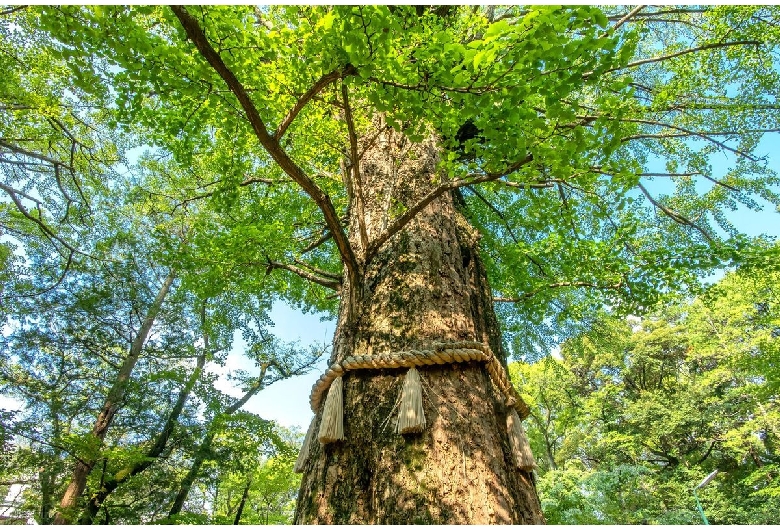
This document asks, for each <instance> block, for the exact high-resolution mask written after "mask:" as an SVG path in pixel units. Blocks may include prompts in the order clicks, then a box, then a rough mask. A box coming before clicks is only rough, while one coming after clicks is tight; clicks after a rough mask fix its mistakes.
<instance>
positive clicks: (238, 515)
mask: <svg viewBox="0 0 780 530" xmlns="http://www.w3.org/2000/svg"><path fill="white" fill-rule="evenodd" d="M250 487H252V479H251V478H250V479H249V480H247V482H246V486H245V487H244V492H243V493H242V494H241V502H239V503H238V511H236V517H235V519H233V524H234V525H235V524H238V523H239V522H240V521H241V515H243V513H244V506H245V505H246V500H247V499H248V498H249V488H250Z"/></svg>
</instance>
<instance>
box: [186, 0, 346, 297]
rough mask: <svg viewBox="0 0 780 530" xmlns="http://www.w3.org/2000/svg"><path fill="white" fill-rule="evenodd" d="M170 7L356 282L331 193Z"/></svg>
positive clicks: (195, 27)
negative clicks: (308, 202) (315, 211)
mask: <svg viewBox="0 0 780 530" xmlns="http://www.w3.org/2000/svg"><path fill="white" fill-rule="evenodd" d="M171 10H173V12H174V14H175V15H176V16H177V17H178V19H179V21H180V22H181V24H182V27H184V30H185V31H186V33H187V36H188V37H189V39H190V40H191V41H192V42H193V43H194V44H195V47H196V48H197V49H198V51H199V52H200V53H201V55H202V56H203V58H204V59H205V60H206V61H207V62H208V63H209V65H210V66H211V67H212V68H213V69H214V70H215V71H216V72H217V73H218V74H219V75H220V77H222V79H223V80H224V81H225V83H226V84H227V86H228V88H229V89H230V90H231V92H233V94H234V95H235V96H236V98H237V99H238V102H239V103H240V104H241V107H242V108H243V109H244V112H245V114H246V117H247V119H248V120H249V123H250V125H251V126H252V129H253V130H254V132H255V135H256V136H257V139H258V140H259V141H260V144H261V145H262V146H263V148H265V150H266V151H267V152H268V154H269V155H271V158H273V159H274V161H275V162H276V163H277V164H279V167H281V168H282V170H284V172H285V173H287V174H288V175H289V176H290V177H291V178H292V179H293V180H294V181H295V182H296V183H297V184H298V185H299V186H301V188H302V189H303V191H305V192H306V194H308V195H309V197H311V198H312V200H313V201H314V202H315V204H317V206H318V207H319V209H320V210H321V211H322V213H323V215H324V217H325V223H326V224H327V226H328V228H329V229H330V231H331V233H332V234H333V239H334V241H335V242H336V247H337V248H338V250H339V253H340V254H341V258H342V259H343V260H344V264H345V266H346V267H347V271H348V273H349V275H350V278H351V280H353V282H355V284H357V282H358V278H359V276H360V275H361V269H360V266H359V264H358V262H357V259H356V258H355V254H354V252H353V250H352V247H351V246H350V244H349V240H348V238H347V235H346V233H345V232H344V229H343V227H342V226H341V223H340V222H339V218H338V214H337V213H336V209H335V208H334V206H333V203H332V202H331V200H330V196H328V195H327V194H326V193H324V192H323V191H322V189H320V187H319V186H317V184H316V183H315V182H314V181H313V180H312V179H311V178H309V176H307V175H306V174H305V173H304V171H303V170H302V169H301V168H300V167H298V165H297V164H295V162H293V161H292V159H290V157H289V156H288V155H287V153H286V152H285V151H284V150H283V149H282V148H281V146H280V145H279V143H278V142H277V141H276V139H275V138H274V137H272V136H271V135H270V134H268V130H267V129H266V126H265V123H263V120H262V118H261V117H260V113H259V112H258V110H257V107H255V104H254V103H253V102H252V99H251V98H250V97H249V93H248V92H247V91H246V89H245V88H244V86H243V85H242V84H241V82H240V81H239V80H238V78H237V77H236V76H235V74H233V72H232V71H231V70H230V69H229V68H228V67H227V65H226V64H225V63H224V61H222V58H221V57H220V55H219V53H217V51H216V50H215V49H214V48H213V47H212V46H211V43H209V41H208V39H207V38H206V35H205V33H204V32H203V29H201V27H200V24H199V23H198V21H197V20H196V19H195V17H193V16H192V15H191V14H190V13H189V12H188V11H187V10H186V9H185V8H184V7H183V6H171Z"/></svg>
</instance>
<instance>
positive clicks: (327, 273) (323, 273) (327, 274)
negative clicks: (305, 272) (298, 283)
mask: <svg viewBox="0 0 780 530" xmlns="http://www.w3.org/2000/svg"><path fill="white" fill-rule="evenodd" d="M294 261H295V263H296V264H297V265H300V266H301V267H304V268H306V269H309V270H310V271H311V272H313V273H314V274H319V275H320V276H324V277H326V278H333V279H334V280H336V281H337V282H339V283H341V281H342V280H343V277H342V275H341V274H339V273H336V272H330V271H326V270H325V269H320V268H319V267H315V266H314V265H311V264H309V263H306V262H305V261H302V260H299V259H297V258H296V259H295V260H294Z"/></svg>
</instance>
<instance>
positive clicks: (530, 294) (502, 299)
mask: <svg viewBox="0 0 780 530" xmlns="http://www.w3.org/2000/svg"><path fill="white" fill-rule="evenodd" d="M622 286H623V281H622V280H621V281H619V282H617V283H614V284H612V285H599V284H596V283H592V282H557V283H550V284H547V285H543V286H541V287H539V288H537V289H534V290H533V291H529V292H527V293H525V294H523V295H522V296H519V297H516V298H509V297H495V298H493V301H494V302H506V303H518V302H523V301H525V300H528V299H529V298H532V297H533V296H536V295H537V294H539V293H541V292H542V291H544V290H547V289H559V288H561V287H590V288H592V289H603V290H615V289H620V288H621V287H622Z"/></svg>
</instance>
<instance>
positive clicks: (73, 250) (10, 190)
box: [0, 182, 89, 257]
mask: <svg viewBox="0 0 780 530" xmlns="http://www.w3.org/2000/svg"><path fill="white" fill-rule="evenodd" d="M0 189H1V190H3V191H4V192H6V193H7V194H8V196H9V197H11V200H12V201H13V203H14V205H16V209H17V210H19V212H20V213H21V214H22V215H23V216H24V217H26V218H27V219H29V220H30V221H32V222H33V223H35V224H36V225H37V226H38V228H40V230H41V232H43V234H44V235H45V236H46V237H47V238H48V239H49V240H50V241H56V242H58V243H59V244H60V245H62V246H63V247H65V248H66V249H67V250H68V251H69V252H71V253H76V254H81V255H82V256H87V257H89V254H85V253H84V252H81V251H80V250H78V249H77V248H75V247H74V246H73V245H71V244H70V243H68V242H67V241H65V240H64V239H62V238H61V237H60V236H58V235H57V234H55V233H54V231H53V230H52V229H51V228H49V226H48V225H47V224H46V223H44V222H43V220H41V219H40V218H38V217H36V216H34V215H33V214H31V213H30V211H29V210H28V209H27V208H25V206H24V204H22V201H21V200H20V199H19V196H18V195H17V192H16V190H15V189H13V188H11V187H10V186H6V185H5V184H3V183H1V182H0ZM36 202H37V201H36ZM39 204H40V203H39ZM55 248H56V245H55ZM58 250H59V249H58Z"/></svg>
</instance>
